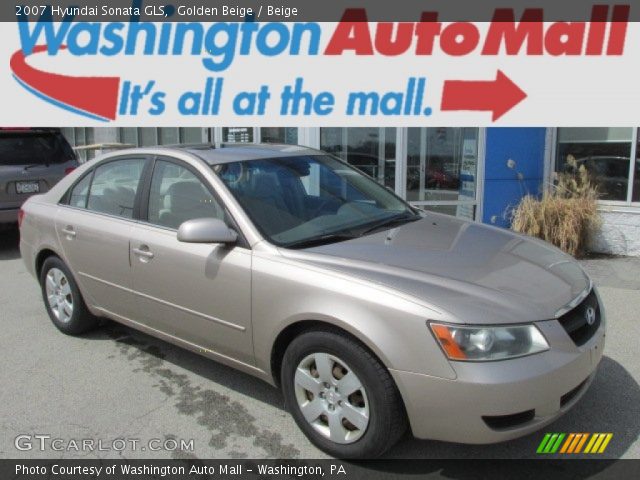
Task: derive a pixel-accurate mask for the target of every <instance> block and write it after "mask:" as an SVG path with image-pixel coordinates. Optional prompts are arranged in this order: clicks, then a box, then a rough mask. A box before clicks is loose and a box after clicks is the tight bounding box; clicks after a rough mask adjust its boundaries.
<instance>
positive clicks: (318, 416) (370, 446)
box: [281, 331, 407, 458]
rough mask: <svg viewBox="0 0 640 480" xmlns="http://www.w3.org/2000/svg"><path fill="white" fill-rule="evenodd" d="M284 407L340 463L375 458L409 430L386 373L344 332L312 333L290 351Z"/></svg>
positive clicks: (283, 377) (284, 381) (284, 373)
mask: <svg viewBox="0 0 640 480" xmlns="http://www.w3.org/2000/svg"><path fill="white" fill-rule="evenodd" d="M281 382H282V388H283V392H284V397H285V402H286V404H287V408H288V410H289V411H290V412H291V414H292V415H293V417H294V419H295V421H296V423H297V424H298V426H299V427H300V428H301V429H302V431H303V432H304V433H305V435H306V436H307V437H308V438H309V439H310V440H311V441H312V442H313V443H314V444H315V445H316V446H317V447H318V448H320V449H321V450H323V451H325V452H326V453H328V454H330V455H332V456H334V457H338V458H374V457H377V456H379V455H381V454H382V453H384V452H385V451H387V450H388V449H389V448H391V446H393V445H394V444H395V443H396V442H397V441H398V440H399V438H400V437H401V436H402V434H403V433H404V432H405V430H406V426H407V421H406V414H405V412H404V408H403V405H402V400H401V399H400V395H399V393H398V390H397V388H396V386H395V383H394V382H393V379H392V378H391V376H390V375H389V372H388V371H387V369H386V368H385V367H384V366H383V365H382V364H381V363H380V361H379V360H378V359H377V358H376V357H375V356H374V355H373V354H372V353H371V352H370V351H369V350H367V349H366V348H365V347H364V346H362V345H361V344H360V343H358V342H357V341H355V340H353V339H352V338H350V337H348V336H347V335H343V334H340V333H335V332H330V331H313V332H308V333H304V334H302V335H300V336H299V337H297V338H295V339H294V340H293V341H292V342H291V344H290V345H289V347H288V348H287V351H286V352H285V355H284V359H283V363H282V371H281Z"/></svg>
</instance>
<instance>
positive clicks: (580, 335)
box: [558, 290, 600, 346]
mask: <svg viewBox="0 0 640 480" xmlns="http://www.w3.org/2000/svg"><path fill="white" fill-rule="evenodd" d="M590 308H592V309H593V310H594V311H595V319H594V321H593V323H592V324H591V325H590V324H589V322H588V315H587V313H588V310H589V309H590ZM558 321H559V322H560V325H562V326H563V328H564V329H565V330H566V332H567V333H568V334H569V336H570V337H571V340H573V343H575V344H576V345H577V346H580V345H584V344H585V343H587V341H589V339H590V338H591V337H593V334H594V333H596V331H597V330H598V328H599V327H600V305H599V304H598V298H597V297H596V292H595V291H594V290H591V293H590V294H589V295H587V297H586V298H585V299H584V300H583V301H582V303H580V304H579V305H578V306H577V307H575V308H574V309H573V310H570V311H568V312H567V313H565V314H564V315H562V316H561V317H560V318H558Z"/></svg>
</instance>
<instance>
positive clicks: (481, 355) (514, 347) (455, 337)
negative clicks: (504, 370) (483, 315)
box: [429, 322, 549, 362]
mask: <svg viewBox="0 0 640 480" xmlns="http://www.w3.org/2000/svg"><path fill="white" fill-rule="evenodd" d="M429 326H430V327H431V331H432V332H433V334H434V336H435V337H436V340H437V341H438V343H439V344H440V346H441V347H442V350H443V351H444V353H445V354H446V355H447V357H449V359H450V360H462V361H472V362H482V361H490V360H503V359H507V358H515V357H522V356H524V355H531V354H533V353H539V352H544V351H545V350H548V349H549V344H548V343H547V340H546V339H545V338H544V336H543V335H542V333H540V330H538V328H537V327H536V326H535V325H511V326H505V327H496V326H487V327H483V326H474V327H471V326H466V325H449V324H444V323H433V322H431V323H429Z"/></svg>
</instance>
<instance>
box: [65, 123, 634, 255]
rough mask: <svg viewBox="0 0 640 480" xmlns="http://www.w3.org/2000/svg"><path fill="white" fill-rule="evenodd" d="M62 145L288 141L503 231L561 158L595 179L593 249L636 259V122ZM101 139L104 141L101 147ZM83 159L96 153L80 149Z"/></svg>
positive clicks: (287, 131)
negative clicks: (598, 224)
mask: <svg viewBox="0 0 640 480" xmlns="http://www.w3.org/2000/svg"><path fill="white" fill-rule="evenodd" d="M62 130H63V133H64V134H65V136H66V137H67V138H68V140H69V142H70V143H71V144H72V145H73V146H76V147H83V146H87V145H103V147H104V148H107V147H108V146H109V145H111V144H128V145H136V146H151V145H167V144H175V143H201V142H216V143H217V142H226V143H254V142H269V143H287V144H300V145H306V146H310V147H313V148H320V149H322V150H325V151H327V152H331V153H332V154H334V155H337V156H338V157H340V158H342V159H343V160H345V161H347V162H349V163H350V164H352V165H354V166H357V167H358V168H360V169H361V170H362V171H364V172H365V173H367V174H369V175H371V176H372V177H374V178H376V179H377V180H378V181H379V182H380V183H383V184H384V185H386V186H387V187H389V188H391V189H393V190H394V191H395V192H396V193H397V194H398V195H400V196H401V197H402V198H405V199H406V200H408V201H409V202H410V203H412V204H413V205H415V206H418V207H420V208H423V209H425V210H433V211H437V212H441V213H446V214H449V215H455V216H458V217H461V218H466V219H470V220H475V221H478V222H484V223H487V224H491V225H497V226H501V227H509V225H510V217H511V212H512V210H513V208H514V207H515V206H516V205H517V204H518V202H519V201H520V199H521V198H522V197H523V196H524V195H527V194H533V195H537V194H539V193H540V192H541V191H542V190H543V189H544V188H545V186H546V185H549V184H550V182H552V181H553V175H554V172H556V171H562V169H563V168H564V165H565V162H566V159H567V156H568V155H573V156H574V157H575V158H576V159H577V161H578V163H579V164H584V165H585V166H586V167H587V169H588V170H589V172H590V173H591V174H592V175H593V177H594V178H595V180H596V182H597V183H598V185H599V191H600V194H601V198H600V201H599V204H600V211H601V214H602V218H603V224H602V229H601V232H600V233H599V234H598V235H597V236H596V238H595V239H594V241H593V245H592V250H594V251H596V252H601V253H611V254H616V255H633V256H640V150H639V148H638V146H639V139H638V130H640V129H638V128H449V127H435V128H334V127H331V128H282V127H276V128H253V127H219V128H64V129H62ZM105 144H107V145H105ZM79 152H80V157H81V158H82V159H90V158H92V157H93V156H94V155H95V153H96V150H95V149H93V148H91V149H83V148H80V149H79Z"/></svg>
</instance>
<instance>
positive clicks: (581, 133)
mask: <svg viewBox="0 0 640 480" xmlns="http://www.w3.org/2000/svg"><path fill="white" fill-rule="evenodd" d="M632 135H633V129H631V128H559V129H558V148H557V154H556V171H558V172H564V171H567V169H568V166H567V157H568V156H569V155H573V157H575V159H576V161H577V163H578V166H581V165H584V166H585V168H586V169H587V171H588V172H589V173H590V175H591V177H592V178H593V180H594V182H595V183H596V184H597V185H598V189H599V192H600V199H601V200H615V201H626V200H627V195H628V188H629V162H630V158H631V139H632ZM634 183H635V182H634ZM634 190H635V187H634ZM634 195H635V193H634ZM635 201H637V198H636V200H635Z"/></svg>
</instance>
